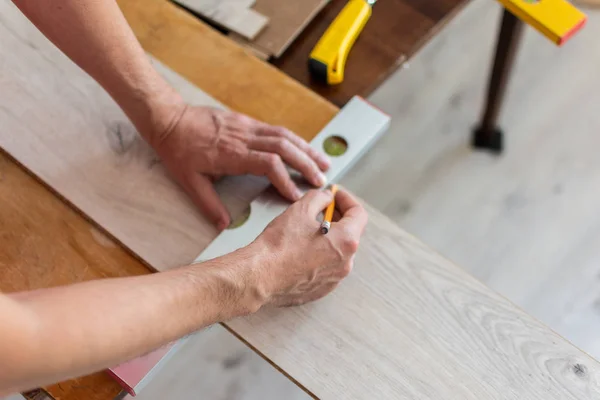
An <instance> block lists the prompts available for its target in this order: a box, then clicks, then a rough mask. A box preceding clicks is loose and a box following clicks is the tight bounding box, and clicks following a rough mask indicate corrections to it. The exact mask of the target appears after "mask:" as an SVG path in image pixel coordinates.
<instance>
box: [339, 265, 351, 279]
mask: <svg viewBox="0 0 600 400" xmlns="http://www.w3.org/2000/svg"><path fill="white" fill-rule="evenodd" d="M340 272H341V274H340V275H341V277H342V278H345V277H347V276H348V275H350V273H351V272H352V263H346V264H344V265H343V266H342V269H341V271H340Z"/></svg>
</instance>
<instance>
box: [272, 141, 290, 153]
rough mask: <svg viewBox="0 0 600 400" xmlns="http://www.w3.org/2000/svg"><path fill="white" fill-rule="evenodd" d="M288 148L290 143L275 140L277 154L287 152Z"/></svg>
mask: <svg viewBox="0 0 600 400" xmlns="http://www.w3.org/2000/svg"><path fill="white" fill-rule="evenodd" d="M289 148H290V143H289V142H288V141H287V140H286V139H284V138H277V141H276V142H275V149H276V150H277V152H278V153H284V152H287V151H288V150H289Z"/></svg>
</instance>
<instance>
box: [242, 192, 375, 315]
mask: <svg viewBox="0 0 600 400" xmlns="http://www.w3.org/2000/svg"><path fill="white" fill-rule="evenodd" d="M331 200H332V194H331V192H330V191H328V190H325V191H321V190H311V191H309V192H308V193H307V194H306V195H305V196H304V197H303V198H302V199H301V200H300V201H298V202H296V203H294V204H292V205H291V206H290V207H289V208H288V209H287V210H286V212H284V213H283V214H282V215H280V216H279V217H277V218H276V219H274V220H273V221H272V222H271V223H270V224H269V225H268V226H267V228H266V229H265V230H264V232H263V233H262V234H261V235H260V236H259V237H258V238H257V239H256V240H255V241H254V242H253V243H252V244H251V245H250V247H251V248H252V250H253V254H256V253H258V254H261V255H262V256H261V257H262V258H261V261H263V260H266V261H264V262H262V263H261V264H262V265H261V267H260V270H259V271H258V276H259V278H258V280H259V282H260V285H261V286H260V287H261V292H262V293H264V295H265V296H266V303H267V304H272V305H275V306H278V307H281V306H293V305H300V304H304V303H307V302H310V301H313V300H317V299H319V298H321V297H323V296H325V295H326V294H328V293H329V292H331V291H332V290H333V289H335V287H336V286H337V285H338V284H339V282H340V281H341V280H342V279H343V278H344V277H346V276H347V275H348V274H349V273H350V271H351V270H352V265H353V261H354V254H355V253H356V251H357V250H358V245H359V240H360V237H361V236H362V234H363V231H364V229H365V225H366V224H367V219H368V217H367V213H366V211H365V210H364V208H363V207H362V205H361V204H360V203H359V202H358V201H357V200H356V199H354V198H353V197H352V196H351V195H350V194H349V193H348V192H346V191H343V190H340V191H338V192H337V194H336V208H337V210H339V212H340V214H341V218H340V219H339V220H338V221H337V222H333V223H332V225H331V230H330V231H329V233H328V234H326V235H324V234H322V233H321V231H320V225H321V224H320V222H318V221H317V216H318V214H319V213H320V212H321V211H323V209H325V208H326V207H327V205H328V204H329V203H330V202H331Z"/></svg>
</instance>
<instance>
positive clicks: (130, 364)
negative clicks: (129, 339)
mask: <svg viewBox="0 0 600 400" xmlns="http://www.w3.org/2000/svg"><path fill="white" fill-rule="evenodd" d="M174 344H175V343H172V344H168V345H166V346H163V347H161V348H160V349H158V350H154V351H153V352H152V353H148V354H146V355H145V356H142V357H138V358H135V359H133V360H131V361H127V362H126V363H123V364H120V365H118V366H116V367H113V368H110V369H108V370H107V372H108V373H109V375H111V376H112V377H113V378H114V379H115V380H116V381H117V382H119V384H120V385H121V386H122V387H123V389H125V390H126V391H127V392H128V393H129V394H130V395H132V396H135V395H136V394H137V393H136V392H135V388H136V387H137V386H138V385H139V384H140V382H141V381H142V379H144V378H145V377H146V376H147V375H148V373H149V372H150V371H151V370H152V368H154V367H155V366H156V365H157V364H158V362H159V361H160V360H161V359H162V358H163V357H164V356H165V355H166V354H167V353H168V352H169V350H171V347H172V346H173V345H174Z"/></svg>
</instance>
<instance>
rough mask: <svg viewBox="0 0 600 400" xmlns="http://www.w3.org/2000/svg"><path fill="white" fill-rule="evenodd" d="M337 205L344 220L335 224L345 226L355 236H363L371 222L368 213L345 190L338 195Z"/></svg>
mask: <svg viewBox="0 0 600 400" xmlns="http://www.w3.org/2000/svg"><path fill="white" fill-rule="evenodd" d="M335 204H336V207H337V209H338V210H339V211H340V214H341V215H342V218H341V219H340V220H339V221H338V222H335V224H337V225H340V226H345V227H346V229H348V230H349V231H350V232H352V233H353V234H355V235H357V236H361V235H362V234H363V232H364V230H365V226H366V225H367V222H368V220H369V216H368V215H367V211H366V210H365V209H364V207H363V206H362V204H360V202H359V201H358V200H357V199H356V198H355V197H354V196H352V195H351V194H350V193H348V192H347V191H345V190H343V189H340V190H338V192H337V193H336V196H335Z"/></svg>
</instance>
